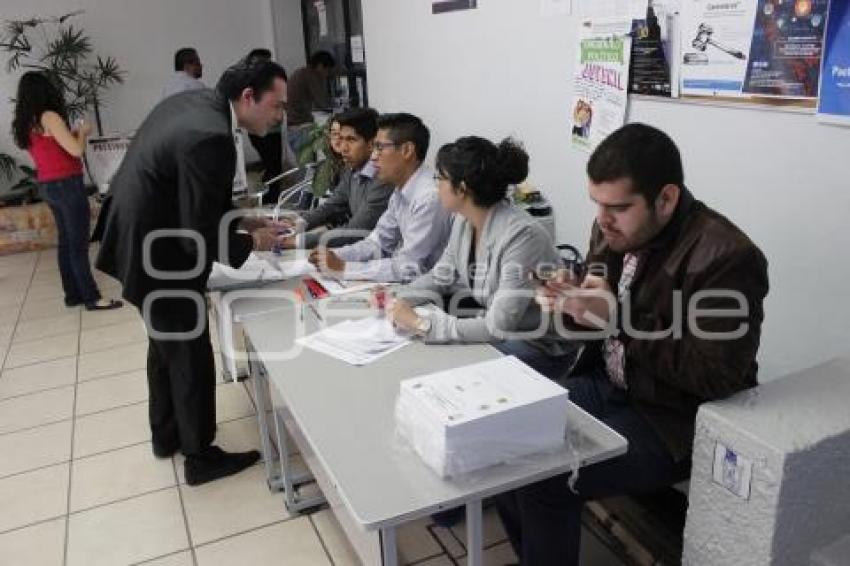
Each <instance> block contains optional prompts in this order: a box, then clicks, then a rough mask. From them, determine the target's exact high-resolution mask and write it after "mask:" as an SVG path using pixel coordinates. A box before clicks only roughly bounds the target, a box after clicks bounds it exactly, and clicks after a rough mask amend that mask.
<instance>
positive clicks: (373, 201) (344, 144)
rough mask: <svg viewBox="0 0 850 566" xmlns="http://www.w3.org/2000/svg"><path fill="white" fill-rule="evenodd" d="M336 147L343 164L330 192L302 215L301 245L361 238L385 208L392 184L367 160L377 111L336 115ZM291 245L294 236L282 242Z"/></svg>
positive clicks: (391, 191) (342, 241)
mask: <svg viewBox="0 0 850 566" xmlns="http://www.w3.org/2000/svg"><path fill="white" fill-rule="evenodd" d="M334 122H335V123H336V124H338V125H339V132H338V140H337V143H338V147H339V152H340V155H341V156H342V160H343V162H344V163H345V165H346V168H345V170H344V171H343V172H342V175H341V176H340V180H339V183H337V185H336V187H335V188H334V191H333V194H332V195H331V196H330V197H329V198H328V200H326V201H325V202H324V203H323V204H322V205H321V206H319V207H318V208H316V209H315V210H311V211H309V212H307V213H305V214H304V221H305V223H306V226H305V229H306V230H308V231H309V232H307V234H305V238H304V247H305V248H308V249H309V248H315V247H316V246H317V245H318V244H319V243H320V242H321V243H325V244H328V245H336V246H343V245H346V244H351V243H354V242H357V241H359V240H362V239H363V238H364V237H366V236H367V235H369V232H371V231H372V229H373V228H375V225H376V224H377V223H378V219H380V217H381V215H382V214H383V213H384V211H385V210H386V209H387V202H388V201H389V200H390V195H392V193H393V186H392V185H391V184H390V183H386V182H384V181H382V180H380V179H378V178H377V176H376V174H375V166H374V165H373V164H372V162H371V161H370V160H369V156H370V155H371V154H372V142H373V140H374V139H375V134H376V133H377V131H378V113H377V112H375V110H373V109H371V108H353V109H351V110H348V111H347V112H343V113H342V114H340V115H338V116H336V117H335V118H334ZM283 247H284V248H294V247H295V237H294V236H290V237H289V238H286V240H284V242H283Z"/></svg>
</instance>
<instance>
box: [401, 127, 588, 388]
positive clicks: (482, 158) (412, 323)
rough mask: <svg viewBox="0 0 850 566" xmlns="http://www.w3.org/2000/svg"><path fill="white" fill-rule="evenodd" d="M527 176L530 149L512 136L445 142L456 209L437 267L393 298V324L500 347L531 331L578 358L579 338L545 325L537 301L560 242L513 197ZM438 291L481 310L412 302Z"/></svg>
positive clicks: (450, 207)
mask: <svg viewBox="0 0 850 566" xmlns="http://www.w3.org/2000/svg"><path fill="white" fill-rule="evenodd" d="M527 176H528V154H527V153H526V152H525V150H524V149H523V148H522V147H521V146H519V145H518V144H517V143H516V142H514V141H513V140H511V139H505V140H503V141H502V142H501V143H500V144H499V145H498V146H496V145H494V144H493V143H492V142H490V141H488V140H486V139H484V138H480V137H476V136H467V137H462V138H460V139H458V140H457V141H455V142H453V143H449V144H446V145H444V146H443V147H442V148H440V151H439V152H438V153H437V175H436V179H437V187H438V191H439V197H440V202H441V203H442V206H443V208H445V209H446V210H447V211H448V212H450V213H454V214H456V215H457V217H456V219H455V221H454V224H453V226H452V231H451V237H450V238H449V243H448V246H447V247H446V250H445V252H443V256H442V257H441V258H440V260H439V261H438V262H437V265H436V266H434V269H433V270H431V272H430V273H427V274H426V275H423V276H422V277H420V278H418V279H416V280H415V281H413V282H412V283H411V284H410V285H407V286H405V287H403V288H402V289H401V290H400V291H399V293H398V298H397V299H396V300H393V301H390V302H389V304H388V305H387V307H386V308H387V316H388V317H389V319H390V320H391V321H392V322H393V323H394V324H395V326H397V327H399V328H402V329H405V330H410V331H412V332H414V333H416V334H418V335H419V336H420V337H421V338H422V340H423V341H424V342H426V343H430V344H446V343H480V342H492V343H494V345H496V347H497V348H498V345H499V344H501V343H502V342H503V341H504V340H508V339H518V338H520V337H521V335H520V333H527V335H526V336H522V338H523V342H524V343H530V344H531V345H530V346H529V347H530V348H532V347H533V348H538V349H539V350H540V355H543V354H544V353H547V352H548V353H550V354H551V355H553V356H554V355H557V356H564V355H567V354H569V355H571V359H572V358H574V354H573V352H574V350H575V346H572V345H571V343H569V342H567V341H566V340H564V339H562V338H560V337H559V336H557V334H555V333H549V332H548V331H547V329H548V327H549V325H548V315H547V317H545V318H544V317H541V312H540V307H539V306H538V305H537V303H536V302H535V301H534V292H535V288H536V283H535V282H534V280H533V279H532V278H531V277H530V275H531V274H532V273H537V272H538V271H539V270H540V268H541V267H542V266H549V267H550V268H551V267H552V266H555V265H557V263H558V254H557V251H556V249H555V246H554V244H553V243H552V239H551V237H550V236H549V234H548V232H546V230H545V229H544V228H543V227H542V226H541V225H540V223H539V222H538V221H537V220H535V219H534V218H533V217H531V216H529V215H528V213H526V212H525V211H523V210H520V209H518V208H516V207H514V206H512V205H511V203H510V202H509V201H508V200H507V192H508V185H514V184H517V183H520V182H522V181H523V180H524V179H525V178H526V177H527ZM435 299H437V300H440V299H450V300H452V301H453V303H452V306H454V305H455V304H456V305H457V307H455V308H456V309H457V308H459V309H462V310H464V311H466V314H472V313H473V312H474V313H475V314H474V315H472V316H466V317H461V316H458V313H457V312H446V310H444V309H438V308H427V309H425V310H424V311H422V310H420V312H419V313H417V311H415V310H414V309H413V307H414V306H416V305H421V304H424V303H426V302H434V301H435ZM447 310H448V309H447ZM420 313H421V314H420ZM526 341H528V342H526ZM518 357H520V359H522V357H521V356H518ZM556 359H559V360H560V362H561V365H562V364H564V363H566V362H565V361H564V360H563V358H560V357H559V358H556ZM559 367H561V366H560V365H559ZM547 377H550V378H552V376H551V375H547Z"/></svg>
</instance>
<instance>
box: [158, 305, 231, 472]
mask: <svg viewBox="0 0 850 566" xmlns="http://www.w3.org/2000/svg"><path fill="white" fill-rule="evenodd" d="M198 297H199V298H202V295H200V294H198ZM205 307H206V305H205V304H204V309H203V313H199V312H198V311H199V305H197V304H196V303H195V302H193V301H191V300H189V299H185V298H179V299H175V298H159V299H157V300H155V301H153V302H152V304H151V308H150V312H149V315H148V320H145V324H146V325H147V327H148V335H149V341H148V367H147V373H148V388H149V392H150V399H149V407H148V408H149V418H150V426H151V435H152V438H153V443H154V445H155V446H157V447H160V448H164V449H176V448H178V447H179V448H180V449H181V451H182V452H183V454H185V455H187V456H190V455H198V454H200V453H202V452H203V451H204V450H205V449H206V448H207V447H209V446H210V444H212V442H213V440H214V439H215V385H216V384H215V361H214V358H213V349H212V343H211V342H210V331H209V324H208V319H207V312H206V308H205ZM143 314H144V313H143ZM199 315H200V316H199ZM193 329H200V333H198V335H197V336H194V337H180V336H179V335H178V334H179V333H190V332H191V331H192V330H193ZM156 333H169V334H172V336H168V335H165V336H158V335H157V334H156ZM196 333H197V332H196Z"/></svg>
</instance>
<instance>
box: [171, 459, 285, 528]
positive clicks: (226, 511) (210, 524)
mask: <svg viewBox="0 0 850 566" xmlns="http://www.w3.org/2000/svg"><path fill="white" fill-rule="evenodd" d="M180 489H181V491H182V492H183V505H184V507H185V509H186V516H187V518H188V520H189V531H190V532H191V533H192V542H193V543H194V544H195V545H200V544H204V543H207V542H210V541H213V540H216V539H219V538H222V537H225V536H228V535H232V534H235V533H238V532H242V531H247V530H250V529H255V528H257V527H259V526H261V525H267V524H269V523H273V522H275V521H280V520H283V519H286V518H288V517H289V514H288V512H287V511H286V509H285V508H284V505H283V496H282V495H281V494H280V493H272V492H270V491H269V489H268V487H266V478H265V469H264V467H263V466H253V467H252V468H250V469H248V470H245V471H243V472H241V473H239V474H236V475H235V476H231V477H229V478H224V479H221V480H217V481H213V482H210V483H207V484H204V485H200V486H196V487H190V486H186V485H181V487H180Z"/></svg>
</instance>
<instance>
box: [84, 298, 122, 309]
mask: <svg viewBox="0 0 850 566" xmlns="http://www.w3.org/2000/svg"><path fill="white" fill-rule="evenodd" d="M123 306H124V302H123V301H119V300H117V299H112V300H111V301H109V302H108V303H106V304H103V305H99V304H97V303H87V304H86V310H87V311H111V310H112V309H120V308H121V307H123Z"/></svg>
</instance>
